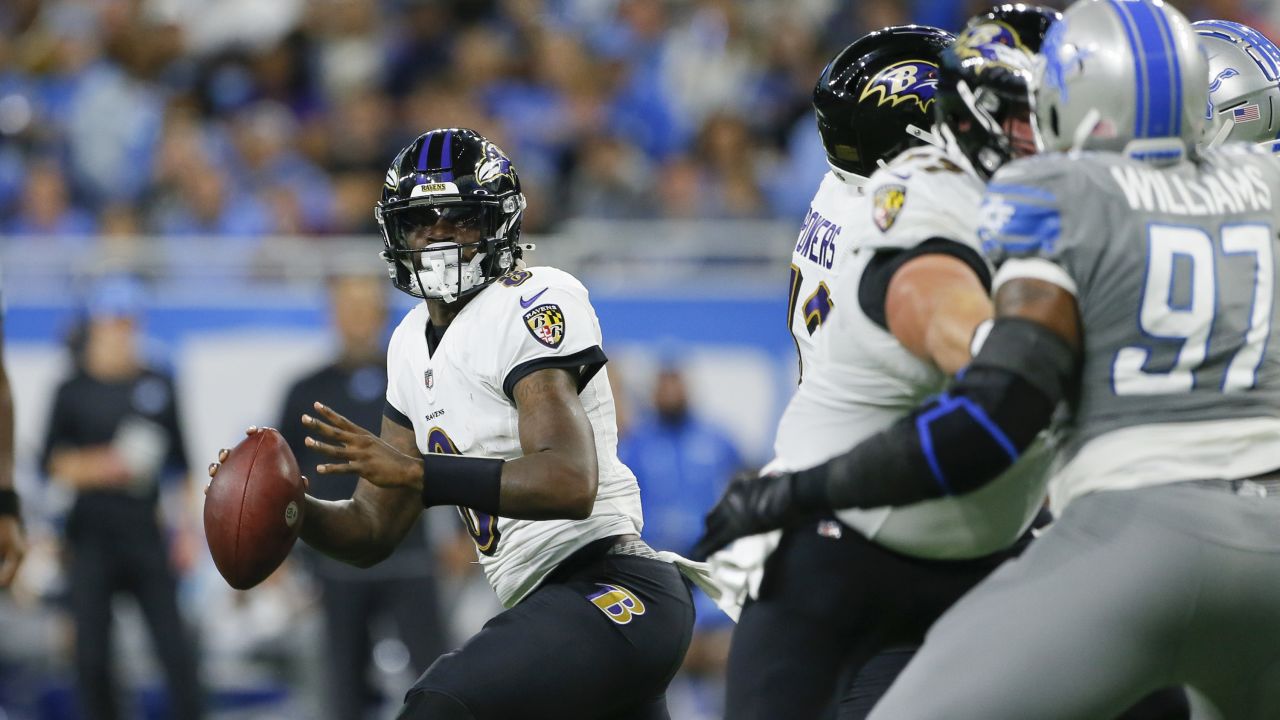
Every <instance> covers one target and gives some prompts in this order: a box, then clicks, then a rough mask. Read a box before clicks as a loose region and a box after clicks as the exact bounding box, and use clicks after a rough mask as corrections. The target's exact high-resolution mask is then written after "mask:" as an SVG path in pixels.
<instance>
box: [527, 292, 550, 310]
mask: <svg viewBox="0 0 1280 720" xmlns="http://www.w3.org/2000/svg"><path fill="white" fill-rule="evenodd" d="M546 291H547V289H546V288H542V289H541V290H539V291H538V292H537V294H535V295H534V296H533V297H531V298H529V299H528V300H525V299H524V297H523V296H522V297H521V298H520V307H522V308H525V309H528V307H529V306H530V305H532V304H534V303H535V302H537V301H538V298H540V297H542V293H544V292H546Z"/></svg>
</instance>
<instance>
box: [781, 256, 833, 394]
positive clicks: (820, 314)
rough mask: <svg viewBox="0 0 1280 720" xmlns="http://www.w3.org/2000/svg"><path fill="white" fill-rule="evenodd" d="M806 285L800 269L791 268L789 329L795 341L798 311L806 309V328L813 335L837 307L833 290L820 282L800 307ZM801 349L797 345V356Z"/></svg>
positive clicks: (802, 369) (801, 368)
mask: <svg viewBox="0 0 1280 720" xmlns="http://www.w3.org/2000/svg"><path fill="white" fill-rule="evenodd" d="M802 283H804V273H802V272H800V268H798V267H796V266H795V265H792V266H791V289H790V290H789V291H788V293H787V329H788V330H790V331H791V339H792V340H795V329H794V328H795V317H796V309H797V308H803V309H804V327H805V329H806V330H808V331H809V334H810V335H812V334H814V333H815V332H817V330H818V328H819V327H821V326H822V323H823V322H825V321H826V319H827V315H830V314H831V308H833V307H835V306H836V304H835V301H834V300H832V299H831V288H829V287H827V284H826V283H825V282H819V283H818V287H817V288H816V289H815V290H814V291H813V292H812V293H810V294H809V297H807V298H805V299H804V304H803V305H800V304H799V303H798V301H799V300H800V285H801V284H802ZM799 349H800V343H798V342H797V343H796V350H797V354H798V351H799ZM801 363H802V364H801V366H800V375H801V377H803V376H804V365H803V359H802V360H801Z"/></svg>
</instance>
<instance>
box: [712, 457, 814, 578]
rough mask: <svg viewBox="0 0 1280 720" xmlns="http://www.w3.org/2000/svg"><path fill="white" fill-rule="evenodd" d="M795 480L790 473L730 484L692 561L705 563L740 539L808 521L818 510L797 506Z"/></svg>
mask: <svg viewBox="0 0 1280 720" xmlns="http://www.w3.org/2000/svg"><path fill="white" fill-rule="evenodd" d="M795 477H796V476H795V475H793V474H791V473H782V474H778V475H764V476H756V475H755V474H753V473H741V474H739V475H737V476H736V477H734V478H733V479H732V480H730V481H729V486H728V487H726V488H725V489H724V494H723V495H721V496H720V500H719V501H718V502H717V503H716V506H715V507H713V508H711V512H709V513H707V518H706V529H705V531H704V532H703V533H702V538H701V539H700V540H698V543H697V544H696V545H694V546H693V552H692V554H691V555H692V559H694V560H706V559H707V558H708V557H710V556H711V555H712V554H713V553H715V552H716V551H717V550H719V549H720V548H722V547H724V546H726V545H728V544H729V543H731V542H733V541H734V540H737V539H738V538H740V537H746V536H748V535H755V534H758V533H762V532H768V531H769V530H776V529H778V528H781V527H785V526H787V525H791V524H794V523H796V522H799V521H800V520H803V519H805V518H806V517H808V516H809V515H810V514H811V513H812V512H813V511H814V510H816V509H817V508H816V507H802V503H800V502H797V497H796V493H795Z"/></svg>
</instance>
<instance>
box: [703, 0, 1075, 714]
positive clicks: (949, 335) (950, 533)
mask: <svg viewBox="0 0 1280 720" xmlns="http://www.w3.org/2000/svg"><path fill="white" fill-rule="evenodd" d="M1055 15H1056V14H1055V13H1053V12H1052V11H1046V10H1041V9H1038V8H1025V7H1024V6H1019V7H1017V8H1012V7H1010V8H1004V9H1001V10H999V11H996V12H993V13H990V14H989V15H988V16H980V17H979V18H975V22H974V24H973V26H972V27H971V28H970V30H969V31H967V33H966V35H965V36H962V41H961V42H968V43H971V44H972V46H971V50H972V51H973V52H974V53H978V52H979V48H981V49H983V50H986V51H987V52H991V53H995V52H1000V51H1004V50H1007V51H1009V52H1010V53H1016V54H1018V55H1019V56H1020V57H1022V58H1024V59H1025V60H1026V62H1027V63H1028V64H1029V62H1030V56H1029V55H1027V54H1026V53H1025V52H1024V49H1025V48H1026V44H1027V43H1029V44H1030V45H1031V49H1036V48H1038V47H1039V42H1040V39H1041V37H1042V36H1043V33H1044V31H1045V30H1046V28H1047V27H1048V26H1049V24H1050V23H1051V22H1052V21H1053V18H1054V16H1055ZM1020 35H1021V37H1020ZM953 39H954V38H953V37H952V36H950V35H949V34H947V33H945V32H943V31H941V30H937V29H934V28H923V27H917V26H907V27H897V28H888V29H886V30H884V31H880V32H877V33H872V34H871V35H869V36H867V37H864V38H862V39H861V40H859V41H857V42H855V43H853V44H852V45H850V46H849V47H848V48H846V49H845V50H844V51H843V52H841V53H840V54H839V55H838V56H837V57H836V58H835V59H834V60H833V61H832V63H831V65H829V66H828V68H827V69H826V71H824V73H823V75H822V77H821V78H820V79H819V81H818V85H817V88H816V89H815V93H814V106H815V109H816V111H817V116H818V127H819V131H820V134H821V135H822V140H823V144H824V146H825V147H826V149H827V154H828V158H829V161H830V163H831V165H832V172H831V173H829V174H828V175H827V176H826V178H825V179H824V180H823V183H822V185H821V187H820V189H819V191H818V194H817V195H816V196H815V198H814V202H813V205H812V207H811V210H810V212H809V213H808V216H807V218H806V222H805V227H804V229H803V230H802V232H801V234H800V238H799V241H798V243H797V245H796V248H795V254H794V261H793V265H792V267H791V295H790V307H789V311H790V316H789V322H790V323H791V327H792V333H793V335H794V336H795V338H796V345H797V348H798V349H799V352H800V357H801V372H802V377H801V383H800V386H799V388H798V389H797V391H796V394H795V396H794V397H793V398H792V400H791V402H790V403H789V404H788V406H787V409H786V411H785V412H784V414H783V418H782V420H781V423H780V425H779V428H778V434H777V440H776V444H775V448H774V452H775V458H774V460H773V461H772V462H771V463H770V464H769V466H768V467H767V468H766V469H765V472H766V473H772V472H779V471H786V470H789V469H801V468H806V467H809V466H811V465H813V464H816V463H819V462H822V461H823V460H826V459H828V458H830V457H832V456H834V455H837V454H839V453H840V452H842V451H843V450H845V449H847V448H848V447H849V445H850V443H852V442H856V440H857V439H859V438H861V437H864V436H866V435H869V434H872V433H874V432H876V431H877V430H880V429H882V428H884V427H887V426H889V425H890V424H892V423H893V422H894V421H895V420H897V419H899V418H901V417H902V416H903V415H904V414H906V413H907V412H908V411H909V410H910V409H911V408H912V407H914V405H915V404H917V403H918V402H919V401H920V400H922V399H923V398H925V397H926V396H928V395H931V394H933V393H936V392H939V391H940V390H941V389H942V387H943V385H944V383H945V382H946V379H947V377H948V376H949V375H950V374H951V373H953V372H954V371H955V370H957V369H959V368H960V367H962V366H963V365H964V364H965V363H966V362H967V361H968V359H969V344H970V340H971V339H972V337H973V334H974V331H975V328H976V327H977V326H978V325H979V324H980V323H981V322H983V321H984V320H986V319H987V318H989V317H990V316H991V304H990V301H989V299H988V288H989V283H990V279H991V276H990V270H989V268H988V266H987V263H986V262H985V260H983V258H982V256H981V254H980V246H979V243H978V240H977V235H976V232H977V209H978V206H979V203H980V199H981V192H982V177H983V175H980V174H979V173H980V172H982V173H984V174H989V173H990V171H991V170H992V169H993V167H984V166H983V165H981V163H980V160H979V159H977V158H973V159H970V158H968V157H966V155H965V148H967V147H971V146H972V145H966V146H963V147H962V146H959V145H956V144H955V143H954V142H953V145H954V147H953V148H952V150H951V151H950V152H948V151H946V150H942V149H939V148H937V147H932V146H924V147H914V148H913V147H912V146H914V145H919V144H920V143H919V139H921V138H922V136H927V133H924V132H922V131H920V130H919V127H920V126H928V125H929V124H930V121H931V116H930V114H929V112H930V110H931V106H932V104H933V103H934V102H935V100H934V97H935V90H936V89H937V85H938V62H939V56H940V54H941V53H942V52H943V49H944V48H946V47H947V46H948V45H950V44H951V41H952V40H953ZM999 43H1007V45H1004V44H999ZM966 47H970V46H966ZM992 47H995V48H998V49H991V48H992ZM980 61H983V62H986V60H984V59H982V58H980ZM1001 77H1003V76H998V73H997V72H996V71H995V70H992V71H991V72H988V73H987V74H986V75H984V76H981V77H969V76H966V79H968V80H970V81H971V82H973V83H974V87H975V89H980V91H981V92H989V93H992V94H996V93H1005V95H1010V96H1015V95H1016V96H1020V97H1024V98H1025V91H1026V89H1025V86H1020V87H1017V88H1012V89H1013V90H1016V93H1011V92H1005V91H1006V88H1004V87H1002V86H1001V85H999V84H997V83H996V82H995V81H996V80H999V79H1000V78H1001ZM1020 78H1021V76H1013V77H1011V78H1010V80H1011V82H1014V83H1015V84H1016V83H1017V82H1019V81H1020ZM1002 97H1003V95H1002ZM1004 109H1007V108H1005V107H1002V110H1004ZM1023 110H1024V111H1025V110H1026V106H1025V100H1024V102H1023ZM1024 115H1025V113H1024ZM947 119H948V120H950V121H953V122H956V123H958V122H959V120H958V118H947ZM1024 119H1025V117H1024ZM970 122H971V123H973V122H976V121H973V120H970ZM1026 127H1027V129H1028V130H1029V126H1026ZM1000 132H1001V134H1002V137H1003V130H1000ZM1015 139H1016V138H1015ZM1025 139H1026V140H1027V141H1028V142H1027V143H1026V144H1025V145H1024V146H1023V147H1026V148H1030V147H1031V145H1030V142H1029V141H1030V135H1029V134H1028V135H1027V136H1026V138H1025ZM1005 140H1006V146H1005V149H1006V153H1007V155H1006V156H1005V158H1001V159H1007V157H1008V156H1009V155H1012V154H1014V153H1015V152H1016V148H1014V147H1013V146H1012V142H1013V140H1012V139H1009V138H1005ZM906 148H912V149H907V150H906V151H905V152H901V151H903V150H904V149H906ZM900 152H901V154H898V153H900ZM895 155H896V157H895ZM881 158H885V159H889V158H892V160H891V161H890V162H889V164H888V165H883V162H882V161H881ZM877 161H881V162H877ZM877 165H883V167H881V169H879V170H877V169H876V168H877ZM977 168H982V169H981V170H979V169H977ZM867 175H871V178H870V180H869V181H867V180H864V179H863V178H864V177H865V176H867ZM1025 466H1026V467H1035V466H1036V463H1034V462H1032V463H1030V464H1028V465H1025ZM886 472H892V470H890V469H887V470H886ZM753 484H754V481H753V480H741V479H740V480H735V481H734V483H733V485H731V489H730V491H729V493H728V494H727V495H726V498H725V499H724V500H722V501H721V504H722V505H723V504H724V503H726V502H728V503H731V504H732V503H733V502H735V496H734V489H733V488H734V487H741V486H751V485H753ZM1042 488H1043V485H1042V484H1041V485H1039V486H1037V485H1036V484H1035V483H1027V482H1023V481H1020V480H1018V479H1016V478H1011V479H1010V481H1008V482H1003V483H1001V484H999V486H998V487H996V486H993V487H992V488H990V489H988V492H987V494H986V495H985V496H984V497H981V498H979V497H976V496H975V497H974V498H973V499H972V501H971V502H967V503H964V504H957V503H950V504H947V503H931V504H930V505H929V506H928V507H920V508H907V509H898V510H894V511H892V512H891V511H889V510H877V511H871V512H850V513H840V514H839V515H838V516H834V515H831V514H826V515H818V516H812V517H806V518H804V519H803V521H801V522H798V523H797V524H794V525H792V526H790V527H789V528H787V529H786V531H785V532H784V533H782V534H781V536H780V537H779V536H778V535H777V534H774V535H772V536H760V537H752V538H746V539H745V540H744V541H743V542H742V543H740V544H739V545H738V546H735V547H734V548H731V549H729V550H727V551H725V552H724V553H720V554H719V555H717V556H716V557H714V558H713V566H714V567H715V568H716V569H717V574H718V576H719V577H720V579H721V580H722V581H724V584H725V585H726V586H727V588H726V589H730V590H731V591H733V592H735V593H737V594H738V595H739V596H743V595H748V594H750V595H753V596H754V597H753V598H752V599H751V600H749V601H748V602H747V604H746V606H745V607H744V609H743V611H742V614H741V618H740V620H739V625H738V629H737V631H736V632H735V635H734V640H733V646H732V649H731V651H730V659H729V679H728V703H727V710H726V716H727V717H730V718H734V719H735V720H739V719H741V718H761V719H764V718H769V719H772V718H779V717H788V716H792V717H805V718H809V717H824V716H826V715H829V714H831V713H832V712H834V711H835V705H836V703H837V702H838V703H839V705H840V707H839V715H840V717H859V716H861V715H863V714H865V713H866V712H867V711H868V710H869V708H870V706H871V704H872V703H874V701H875V700H876V698H878V696H879V695H880V694H881V693H882V692H883V691H884V690H885V689H886V688H887V687H888V684H889V682H891V681H892V678H893V675H894V673H896V671H897V670H898V669H899V668H900V667H901V665H902V664H903V663H904V662H905V659H906V657H907V656H909V653H890V654H886V655H884V656H881V658H880V659H879V660H877V662H875V663H873V664H867V663H868V660H870V659H871V658H872V657H873V656H875V655H877V654H878V653H882V652H884V651H886V650H891V649H894V648H913V647H915V646H917V645H918V644H919V643H920V642H921V640H922V638H923V635H924V632H925V631H926V630H927V628H928V627H929V625H930V624H931V623H932V621H933V620H934V619H935V618H937V617H938V616H939V615H940V614H941V613H942V612H943V611H944V610H945V609H946V608H947V607H948V606H949V605H950V604H951V603H952V602H954V601H955V600H956V599H958V598H959V597H960V596H961V595H962V594H963V593H964V592H966V591H967V590H968V589H969V588H971V587H973V586H974V585H975V584H976V583H978V582H979V581H980V580H981V579H982V578H984V577H985V576H986V575H987V574H988V573H989V572H991V571H992V570H993V569H994V568H995V567H996V566H997V565H999V564H1000V563H1001V562H1002V561H1003V560H1004V559H1006V558H1007V557H1009V553H1007V552H1005V551H1006V549H1007V548H1008V547H1009V546H1010V545H1012V544H1013V543H1014V542H1015V541H1016V540H1017V539H1018V538H1019V536H1020V535H1022V533H1023V532H1024V531H1025V529H1026V527H1027V525H1028V524H1029V523H1030V522H1031V519H1032V518H1033V517H1034V516H1035V514H1036V511H1037V509H1038V507H1039V506H1040V504H1041V502H1042V499H1043V494H1042V493H1041V492H1039V490H1040V489H1042ZM1010 504H1013V505H1015V506H1016V508H1017V511H1016V512H1014V513H1010V512H1008V508H1009V505H1010ZM718 507H719V506H718ZM1010 516H1013V517H1012V520H1009V519H1007V518H1009V517H1010ZM713 517H714V516H713ZM975 518H981V519H982V522H969V520H973V519H975ZM998 520H999V521H1000V522H997V521H998ZM711 530H712V533H711V535H709V537H708V538H707V540H708V541H709V542H705V543H704V544H702V545H701V547H700V550H701V551H703V552H706V551H710V550H714V549H716V548H718V547H719V546H720V545H723V542H718V538H717V537H716V535H715V533H714V527H712V528H711ZM730 539H731V538H730ZM698 554H699V551H697V550H696V551H695V555H698ZM765 556H767V557H768V559H767V562H766V561H764V560H763V558H764V557H765ZM761 565H763V573H762V575H763V577H762V579H760V575H761V572H760V566H761ZM756 583H758V588H753V587H750V586H751V585H754V584H756ZM864 666H865V668H864ZM859 673H861V674H859ZM855 677H857V681H856V682H854V678H855ZM846 688H849V690H848V692H847V693H846V692H845V690H846ZM842 694H843V695H844V697H843V700H842V699H841V695H842Z"/></svg>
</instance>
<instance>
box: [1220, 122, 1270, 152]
mask: <svg viewBox="0 0 1280 720" xmlns="http://www.w3.org/2000/svg"><path fill="white" fill-rule="evenodd" d="M1233 128H1235V123H1229V122H1225V123H1222V127H1220V128H1218V132H1217V133H1215V134H1214V136H1213V139H1212V140H1210V141H1209V145H1208V147H1218V146H1219V145H1221V144H1222V143H1224V142H1226V141H1227V136H1228V135H1230V134H1231V130H1232V129H1233ZM1272 142H1274V141H1272ZM1266 144H1268V145H1270V144H1271V143H1266Z"/></svg>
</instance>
